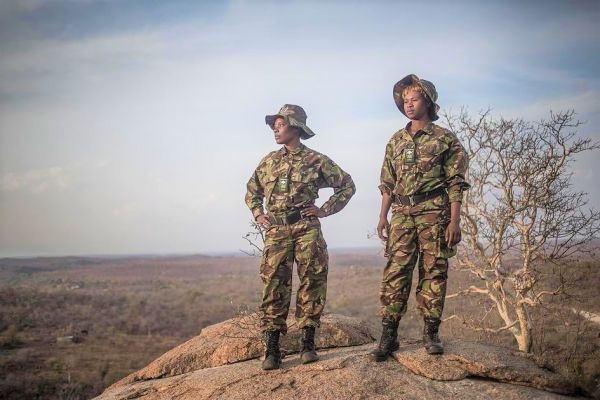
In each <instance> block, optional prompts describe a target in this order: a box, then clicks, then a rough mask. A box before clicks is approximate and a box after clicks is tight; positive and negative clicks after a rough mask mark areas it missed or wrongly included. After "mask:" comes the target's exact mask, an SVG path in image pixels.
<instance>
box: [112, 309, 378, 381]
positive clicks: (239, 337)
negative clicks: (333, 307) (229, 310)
mask: <svg viewBox="0 0 600 400" xmlns="http://www.w3.org/2000/svg"><path fill="white" fill-rule="evenodd" d="M288 326H289V329H288V333H287V335H285V336H283V337H282V342H281V345H282V349H283V350H284V352H285V353H295V352H298V351H300V337H301V332H300V330H299V329H298V328H297V326H296V325H295V323H294V321H293V320H292V319H290V320H289V321H288ZM374 340H375V339H374V338H373V336H372V335H371V332H370V331H369V329H368V327H367V326H366V324H365V323H364V322H362V321H361V320H359V319H356V318H351V317H346V316H343V315H337V314H326V315H324V316H323V317H322V318H321V327H320V328H319V330H318V334H317V339H316V344H317V347H318V348H321V349H325V348H331V347H343V346H357V345H361V344H365V343H371V342H373V341H374ZM262 352H263V345H262V342H261V335H260V329H259V327H258V317H257V315H256V314H250V315H247V316H243V317H240V318H234V319H230V320H227V321H224V322H221V323H219V324H216V325H211V326H209V327H206V328H205V329H203V330H202V332H200V335H198V336H196V337H194V338H192V339H190V340H188V341H187V342H185V343H183V344H181V345H179V346H177V347H175V348H174V349H172V350H170V351H168V352H167V353H165V354H163V355H162V356H160V357H159V358H157V359H156V360H154V361H153V362H152V363H150V364H149V365H148V366H146V367H145V368H143V369H141V370H139V371H137V372H134V373H133V374H131V375H129V376H127V377H125V378H123V379H121V380H120V381H118V382H116V383H115V384H113V386H121V385H124V384H127V383H132V382H137V381H144V380H148V379H157V378H164V377H168V376H174V375H181V374H185V373H187V372H191V371H195V370H198V369H203V368H210V367H216V366H219V365H225V364H232V363H236V362H239V361H244V360H249V359H252V358H257V357H260V356H261V355H262Z"/></svg>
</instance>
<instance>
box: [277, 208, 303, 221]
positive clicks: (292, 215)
mask: <svg viewBox="0 0 600 400" xmlns="http://www.w3.org/2000/svg"><path fill="white" fill-rule="evenodd" d="M301 219H302V214H300V210H299V209H295V210H293V211H290V212H288V213H277V214H272V213H269V220H270V221H271V223H272V224H274V225H292V224H295V223H296V222H298V221H300V220H301Z"/></svg>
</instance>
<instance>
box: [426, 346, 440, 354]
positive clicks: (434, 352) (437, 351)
mask: <svg viewBox="0 0 600 400" xmlns="http://www.w3.org/2000/svg"><path fill="white" fill-rule="evenodd" d="M425 350H426V351H427V354H431V355H439V354H444V349H441V348H433V349H432V348H426V349H425Z"/></svg>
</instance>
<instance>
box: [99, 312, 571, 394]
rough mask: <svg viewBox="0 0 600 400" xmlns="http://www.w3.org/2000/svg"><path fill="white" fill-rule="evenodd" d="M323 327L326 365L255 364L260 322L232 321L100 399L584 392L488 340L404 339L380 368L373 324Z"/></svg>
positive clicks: (340, 321) (289, 339)
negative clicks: (431, 351) (439, 350)
mask: <svg viewBox="0 0 600 400" xmlns="http://www.w3.org/2000/svg"><path fill="white" fill-rule="evenodd" d="M247 318H255V316H249V317H247ZM250 322H252V321H251V320H247V321H243V323H250ZM322 322H323V324H322V327H321V329H320V332H318V338H319V347H321V348H322V350H319V354H320V355H321V360H320V361H319V362H316V363H313V364H307V365H302V364H301V363H300V360H299V357H298V355H295V354H291V355H288V356H287V357H286V358H285V359H284V362H283V368H282V369H280V370H275V371H263V370H262V369H261V368H260V360H258V359H256V358H258V357H259V356H260V353H261V344H260V341H259V337H258V335H257V330H256V331H254V330H253V329H255V325H252V327H249V326H244V325H243V324H241V323H240V320H229V321H225V322H223V323H221V324H217V325H214V326H211V327H209V328H207V329H205V330H203V331H202V333H201V334H200V335H199V336H197V337H196V338H194V339H192V340H190V341H188V342H186V343H184V344H182V345H181V346H179V347H177V348H175V349H173V350H171V351H170V352H168V353H166V354H165V355H163V356H162V357H160V358H158V359H157V360H156V361H154V362H153V363H151V364H150V365H148V367H146V368H144V369H142V370H140V371H138V372H136V373H135V374H132V375H130V376H128V377H127V378H125V379H123V380H121V381H120V382H118V383H116V384H114V385H113V386H111V387H110V388H108V389H107V390H106V391H105V392H104V393H103V394H102V395H101V396H99V397H98V399H102V400H116V399H134V398H143V399H147V400H154V399H161V400H162V399H173V398H177V399H248V398H251V399H290V398H294V399H305V398H306V399H308V398H310V399H336V400H337V399H367V398H368V399H418V400H422V399H490V398H502V399H509V400H510V399H515V400H521V399H523V400H525V399H528V400H529V399H566V398H572V397H566V396H564V395H574V394H576V393H577V388H576V387H575V386H573V385H572V384H570V383H569V382H568V381H566V380H565V379H564V378H562V377H561V376H560V375H557V374H554V373H552V372H550V371H548V370H544V369H542V368H539V367H537V366H536V364H535V363H534V362H533V361H532V360H530V359H528V358H526V357H524V356H522V355H521V353H518V352H515V351H512V350H510V349H506V348H501V347H496V346H490V345H486V344H481V343H473V342H460V341H456V342H450V343H446V353H445V354H444V355H441V356H431V355H428V354H426V353H425V351H423V349H422V348H421V343H420V342H417V341H415V340H412V341H403V342H402V343H401V347H400V349H399V350H398V351H397V352H396V353H395V357H394V358H391V359H390V360H388V361H387V362H383V363H376V362H374V361H373V360H372V359H371V357H370V356H369V352H370V351H372V350H373V349H374V347H375V344H374V343H370V342H372V340H373V338H372V335H371V334H370V333H369V330H368V328H367V327H366V326H365V324H363V323H362V322H360V321H359V320H356V319H353V318H348V317H344V316H340V315H331V314H330V315H328V316H327V317H324V318H323V321H322ZM298 339H299V332H298V330H297V329H294V328H292V329H290V332H289V334H288V336H286V337H285V339H284V342H283V347H284V348H286V349H287V352H288V354H289V353H293V352H295V351H298V346H299V345H298V343H299V340H298ZM365 343H367V344H365ZM325 347H329V348H330V349H329V350H323V348H325ZM252 358H254V359H252ZM243 360H246V361H243ZM228 364H230V365H228Z"/></svg>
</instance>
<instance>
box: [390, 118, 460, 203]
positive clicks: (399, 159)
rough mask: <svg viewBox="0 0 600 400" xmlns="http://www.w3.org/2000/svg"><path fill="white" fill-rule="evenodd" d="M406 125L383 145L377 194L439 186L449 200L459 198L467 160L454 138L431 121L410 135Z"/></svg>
mask: <svg viewBox="0 0 600 400" xmlns="http://www.w3.org/2000/svg"><path fill="white" fill-rule="evenodd" d="M409 125H410V123H409ZM409 125H407V126H406V128H403V129H401V130H399V131H398V132H396V133H395V134H394V136H392V138H391V139H390V141H389V142H388V144H387V146H386V148H385V158H384V159H383V166H382V167H381V185H379V190H380V191H381V193H384V192H385V193H388V194H390V195H392V196H393V195H394V194H395V195H401V196H408V195H412V194H415V193H423V192H429V191H431V190H435V189H438V188H440V187H443V188H446V189H447V190H448V197H449V200H450V202H454V201H461V200H462V192H463V190H466V189H468V188H469V187H470V185H469V184H468V183H467V182H466V180H465V174H466V172H467V168H468V165H469V161H468V156H467V152H466V151H465V149H464V147H463V146H462V145H461V144H460V141H459V140H458V138H457V137H456V136H455V135H454V134H453V133H452V132H450V131H449V130H447V129H444V128H442V127H441V126H438V125H436V124H434V123H429V124H428V125H427V126H425V127H424V128H423V129H421V130H420V131H418V132H417V133H416V134H415V135H414V137H412V136H411V135H410V133H409V132H408V130H407V129H408V127H409Z"/></svg>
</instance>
